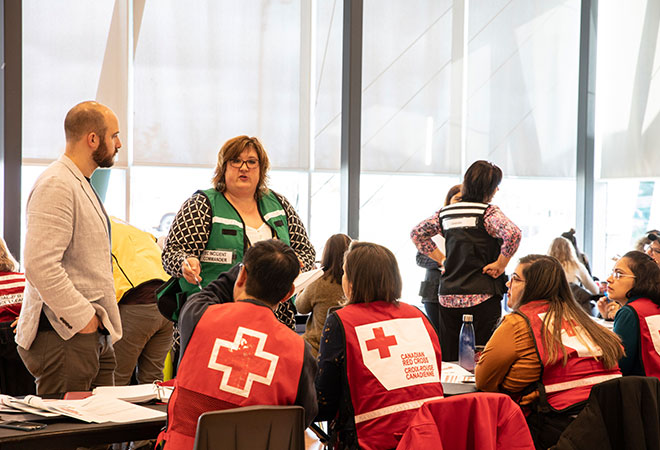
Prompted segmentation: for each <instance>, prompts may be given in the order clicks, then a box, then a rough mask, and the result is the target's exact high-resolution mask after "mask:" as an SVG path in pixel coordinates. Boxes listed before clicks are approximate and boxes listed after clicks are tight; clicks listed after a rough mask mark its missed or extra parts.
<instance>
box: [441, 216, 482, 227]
mask: <svg viewBox="0 0 660 450" xmlns="http://www.w3.org/2000/svg"><path fill="white" fill-rule="evenodd" d="M442 227H443V228H444V229H445V230H450V229H452V228H476V227H477V218H476V217H458V218H456V219H442Z"/></svg>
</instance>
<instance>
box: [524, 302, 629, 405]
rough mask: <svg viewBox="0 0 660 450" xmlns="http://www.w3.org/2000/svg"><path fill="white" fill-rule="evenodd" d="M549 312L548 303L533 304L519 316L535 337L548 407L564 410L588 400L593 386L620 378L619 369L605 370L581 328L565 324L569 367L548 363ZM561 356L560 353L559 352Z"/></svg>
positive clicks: (565, 341)
mask: <svg viewBox="0 0 660 450" xmlns="http://www.w3.org/2000/svg"><path fill="white" fill-rule="evenodd" d="M547 311H548V303H547V302H545V301H542V300H539V301H535V302H530V303H527V304H525V305H523V306H521V307H520V308H519V310H518V312H519V314H521V315H523V316H524V317H526V318H527V321H528V323H529V324H530V327H531V329H532V332H533V335H534V344H535V345H536V349H537V351H538V353H539V357H540V358H541V364H542V365H543V375H542V379H541V382H542V383H543V386H544V388H545V392H546V396H547V400H548V404H549V405H550V407H551V408H553V409H555V410H557V411H561V410H564V409H566V408H569V407H571V406H573V405H575V404H577V403H580V402H583V401H585V400H586V399H587V398H588V397H589V393H590V392H591V387H592V386H593V385H594V384H598V383H602V382H603V381H607V380H611V379H613V378H617V377H620V376H621V371H620V370H619V368H618V366H617V367H615V368H613V369H606V368H605V367H604V366H603V363H602V361H601V360H600V359H595V357H596V356H599V355H600V354H601V351H600V348H599V347H597V346H596V345H595V344H594V343H593V342H591V339H590V338H589V336H588V335H587V334H586V333H584V332H583V331H582V327H580V326H579V325H577V324H575V326H574V327H570V326H568V324H567V323H565V322H562V331H561V338H562V344H563V345H564V347H565V348H566V352H567V353H568V360H567V362H566V365H565V366H564V365H563V358H561V357H560V358H558V359H557V360H556V361H553V362H550V363H549V362H548V351H547V349H546V348H545V346H544V345H543V337H542V333H543V318H544V316H545V314H546V313H547ZM558 355H559V356H561V351H560V350H559V349H558Z"/></svg>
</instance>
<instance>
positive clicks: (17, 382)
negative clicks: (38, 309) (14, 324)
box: [0, 322, 37, 396]
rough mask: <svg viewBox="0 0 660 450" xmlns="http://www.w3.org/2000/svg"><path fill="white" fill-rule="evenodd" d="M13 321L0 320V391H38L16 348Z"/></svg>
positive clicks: (7, 392) (16, 392)
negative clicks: (11, 325)
mask: <svg viewBox="0 0 660 450" xmlns="http://www.w3.org/2000/svg"><path fill="white" fill-rule="evenodd" d="M10 324H11V322H0V393H2V394H7V395H14V396H16V395H27V394H35V393H36V392H37V390H36V386H35V384H34V378H33V377H32V375H30V372H28V370H27V369H26V368H25V365H24V364H23V361H22V360H21V357H20V356H19V355H18V351H17V350H16V348H17V344H16V341H15V340H14V331H13V330H14V329H13V328H11V327H10V326H9V325H10Z"/></svg>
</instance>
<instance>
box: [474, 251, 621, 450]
mask: <svg viewBox="0 0 660 450" xmlns="http://www.w3.org/2000/svg"><path fill="white" fill-rule="evenodd" d="M507 287H508V288H509V292H508V293H509V302H508V305H509V307H511V308H513V310H514V312H513V313H512V314H509V315H508V316H506V317H504V319H503V320H502V323H501V324H500V326H499V327H498V328H497V330H495V333H494V334H493V336H492V338H491V339H490V341H488V344H487V345H486V348H485V349H484V351H483V353H482V355H481V358H480V359H479V363H478V364H477V368H476V371H475V375H476V382H477V388H478V389H480V390H483V391H492V392H498V391H499V392H504V393H508V394H510V395H512V397H514V399H516V400H518V401H519V403H520V404H521V406H523V410H524V411H525V413H526V416H527V423H528V425H529V429H530V432H531V434H532V438H533V439H534V444H535V445H536V447H537V448H544V449H545V448H548V447H551V446H552V445H554V444H555V443H556V442H557V439H558V438H559V436H560V435H561V433H562V432H563V431H564V429H565V428H566V427H567V426H568V424H570V423H571V422H572V421H573V418H574V417H575V415H576V414H577V413H579V412H580V411H581V410H582V408H583V407H584V404H585V402H586V400H587V398H588V397H589V393H590V392H591V387H592V386H593V385H594V384H597V383H600V382H602V381H606V380H609V379H612V378H616V377H620V376H621V372H620V371H619V367H618V365H617V361H618V360H619V358H620V357H621V356H622V354H623V350H622V347H621V341H620V340H619V338H618V337H617V336H616V335H615V334H614V333H612V332H610V331H609V330H607V329H605V328H604V327H602V326H600V325H598V324H597V323H596V322H595V321H593V320H592V319H591V318H590V317H589V316H588V315H587V313H586V312H584V310H583V309H582V308H581V307H580V306H579V305H578V304H577V302H576V301H575V300H574V298H573V295H572V293H571V289H570V287H569V286H568V281H567V280H566V275H565V274H564V270H563V268H562V266H561V264H560V263H559V261H557V259H555V258H553V257H551V256H544V255H529V256H526V257H524V258H521V259H520V262H519V264H518V267H516V270H515V272H514V273H513V275H512V276H511V280H510V281H509V282H508V283H507Z"/></svg>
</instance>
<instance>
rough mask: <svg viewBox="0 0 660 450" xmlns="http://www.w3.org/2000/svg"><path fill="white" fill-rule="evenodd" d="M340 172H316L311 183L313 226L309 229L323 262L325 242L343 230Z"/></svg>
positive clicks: (318, 256)
mask: <svg viewBox="0 0 660 450" xmlns="http://www.w3.org/2000/svg"><path fill="white" fill-rule="evenodd" d="M339 178H340V177H339V172H314V173H312V182H311V212H312V214H311V222H310V223H311V225H310V227H309V228H308V229H307V231H308V232H309V233H310V240H311V241H312V244H313V245H314V248H316V259H317V260H318V261H320V260H321V256H322V254H323V247H325V241H327V240H328V238H329V237H330V236H332V235H333V234H336V233H339V232H340V230H341V212H340V211H341V198H340V194H339V192H340V181H339Z"/></svg>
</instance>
